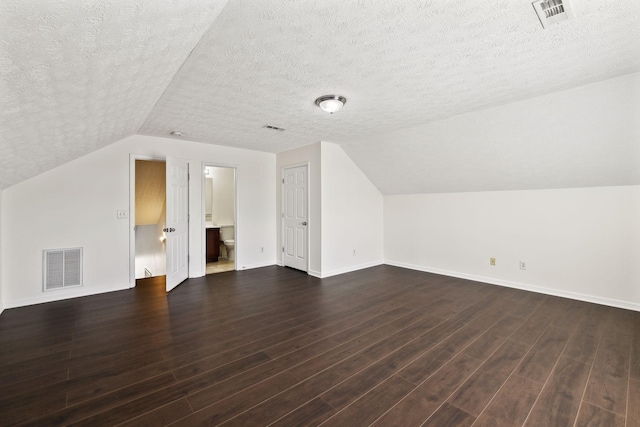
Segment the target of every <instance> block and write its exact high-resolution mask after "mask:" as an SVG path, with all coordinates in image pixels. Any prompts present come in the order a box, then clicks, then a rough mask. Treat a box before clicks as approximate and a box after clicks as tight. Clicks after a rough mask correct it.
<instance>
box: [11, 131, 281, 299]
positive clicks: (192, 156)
mask: <svg viewBox="0 0 640 427" xmlns="http://www.w3.org/2000/svg"><path fill="white" fill-rule="evenodd" d="M130 154H139V155H145V156H150V157H156V158H165V157H166V156H167V155H170V156H174V157H179V158H182V159H187V160H189V163H190V170H191V173H192V179H191V181H190V186H189V198H190V200H189V206H190V211H191V223H190V228H189V239H190V242H189V250H190V255H191V258H190V263H189V275H190V276H191V277H198V276H202V275H203V274H204V271H203V266H204V261H203V257H204V249H203V248H204V240H203V238H204V218H203V217H202V212H203V209H202V195H203V190H202V188H201V187H202V182H203V181H204V180H203V179H201V178H199V177H201V176H202V175H200V174H202V173H204V171H203V170H202V162H210V163H216V164H225V165H229V166H235V167H237V171H238V173H237V179H238V224H237V229H236V232H237V236H236V238H237V239H238V242H239V243H238V250H237V251H236V258H237V262H238V264H237V265H238V267H239V268H253V267H258V266H264V265H272V264H274V263H275V261H276V253H275V246H276V245H275V224H276V216H275V213H276V195H275V194H276V193H275V191H276V189H275V186H274V182H275V175H276V173H275V155H274V154H271V153H262V152H256V151H249V150H242V149H236V148H231V147H221V146H215V145H210V144H200V143H195V142H190V141H183V140H180V141H177V140H173V139H165V138H157V137H148V136H140V135H134V136H131V137H128V138H125V139H124V140H121V141H119V142H117V143H115V144H112V145H110V146H108V147H106V148H104V149H101V150H99V151H96V152H94V153H91V154H89V155H87V156H84V157H82V158H80V159H77V160H74V161H72V162H70V163H68V164H65V165H63V166H61V167H58V168H56V169H53V170H51V171H49V172H46V173H44V174H42V175H39V176H36V177H34V178H31V179H29V180H26V181H23V182H21V183H19V184H17V185H14V186H12V187H9V188H7V189H5V190H4V191H3V195H2V196H3V201H2V227H3V234H2V245H3V247H4V248H5V250H4V251H3V254H2V265H3V267H4V268H3V269H2V282H3V283H4V284H5V286H4V292H3V298H4V301H5V306H6V307H15V306H20V305H26V304H32V303H38V302H44V301H49V300H55V299H63V298H69V297H75V296H80V295H85V294H94V293H100V292H107V291H113V290H118V289H126V288H128V287H129V236H130V233H131V232H133V231H132V227H130V223H129V220H118V219H116V210H119V209H129V199H130V197H129V163H130V159H129V155H130ZM66 247H83V248H84V286H83V287H81V288H74V289H69V290H59V291H50V292H47V293H43V292H42V268H41V263H42V250H43V249H50V248H66ZM261 247H264V248H265V251H264V252H260V248H261ZM6 248H11V250H10V251H8V250H6ZM8 284H10V285H8Z"/></svg>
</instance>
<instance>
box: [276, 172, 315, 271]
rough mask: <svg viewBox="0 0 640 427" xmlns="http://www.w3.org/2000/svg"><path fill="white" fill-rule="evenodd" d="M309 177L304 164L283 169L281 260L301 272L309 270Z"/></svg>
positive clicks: (285, 264) (286, 265)
mask: <svg viewBox="0 0 640 427" xmlns="http://www.w3.org/2000/svg"><path fill="white" fill-rule="evenodd" d="M308 176H309V174H308V167H307V165H304V166H295V167H288V168H284V169H283V170H282V206H283V209H282V263H283V265H284V266H285V267H291V268H295V269H297V270H302V271H308V269H309V264H308V254H309V244H308V242H309V233H308V227H307V225H308V221H309V209H308V206H309V205H308V193H309V188H308V186H309V180H308Z"/></svg>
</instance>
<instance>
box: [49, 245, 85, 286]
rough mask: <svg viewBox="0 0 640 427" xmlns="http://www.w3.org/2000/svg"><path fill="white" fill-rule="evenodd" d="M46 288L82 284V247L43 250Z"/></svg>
mask: <svg viewBox="0 0 640 427" xmlns="http://www.w3.org/2000/svg"><path fill="white" fill-rule="evenodd" d="M42 272H43V280H44V290H45V291H49V290H52V289H64V288H69V287H72V286H82V248H72V249H48V250H44V251H42Z"/></svg>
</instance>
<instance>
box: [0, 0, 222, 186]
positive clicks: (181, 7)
mask: <svg viewBox="0 0 640 427" xmlns="http://www.w3.org/2000/svg"><path fill="white" fill-rule="evenodd" d="M225 4H226V0H189V1H182V0H163V1H148V0H115V1H113V0H110V1H106V0H100V1H98V0H89V1H57V0H50V1H47V0H41V1H36V0H3V1H2V2H0V72H1V76H0V105H1V110H0V135H1V136H0V188H6V187H8V186H10V185H12V184H15V183H18V182H20V181H22V180H24V179H27V178H29V177H32V176H35V175H37V174H39V173H42V172H44V171H46V170H49V169H52V168H54V167H56V166H59V165H61V164H63V163H66V162H68V161H70V160H73V159H75V158H78V157H80V156H82V155H85V154H87V153H90V152H92V151H95V150H97V149H99V148H102V147H104V146H106V145H108V144H111V143H113V142H116V141H118V140H120V139H122V138H124V137H126V136H129V135H132V134H135V133H136V132H137V130H138V129H139V127H140V125H141V124H142V123H143V122H144V120H145V119H146V118H147V116H148V115H149V112H150V111H151V109H152V108H153V106H154V104H155V103H156V101H157V100H158V99H159V98H160V96H161V95H162V93H163V92H164V90H165V89H166V88H167V86H168V85H169V83H170V82H171V79H172V78H173V77H174V76H175V74H176V72H177V71H178V69H179V68H180V66H181V65H182V63H183V62H184V60H185V59H186V58H187V56H188V55H189V52H191V50H192V49H193V48H194V47H195V45H196V44H197V43H198V41H199V40H200V38H201V37H202V35H203V34H204V32H205V31H207V30H208V29H209V27H210V26H211V24H212V23H213V21H214V19H215V18H216V16H217V15H218V14H219V13H220V11H221V10H222V8H223V6H224V5H225Z"/></svg>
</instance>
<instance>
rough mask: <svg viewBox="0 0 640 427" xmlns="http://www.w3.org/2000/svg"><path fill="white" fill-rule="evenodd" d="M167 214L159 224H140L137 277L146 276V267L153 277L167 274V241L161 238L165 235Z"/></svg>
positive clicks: (137, 239) (137, 235)
mask: <svg viewBox="0 0 640 427" xmlns="http://www.w3.org/2000/svg"><path fill="white" fill-rule="evenodd" d="M165 216H166V214H165V215H163V216H162V221H161V222H160V223H158V224H150V225H138V226H137V227H136V230H135V234H136V272H135V276H136V279H142V278H144V277H146V276H145V269H147V270H149V271H150V272H151V277H156V276H164V275H165V274H167V258H166V248H165V243H164V242H162V241H161V240H160V237H161V236H164V233H163V231H162V229H163V228H164V225H165Z"/></svg>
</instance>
